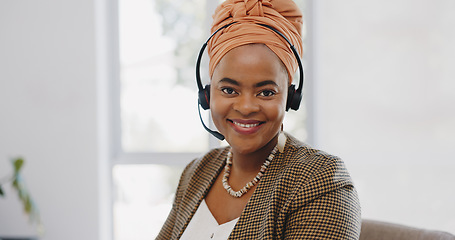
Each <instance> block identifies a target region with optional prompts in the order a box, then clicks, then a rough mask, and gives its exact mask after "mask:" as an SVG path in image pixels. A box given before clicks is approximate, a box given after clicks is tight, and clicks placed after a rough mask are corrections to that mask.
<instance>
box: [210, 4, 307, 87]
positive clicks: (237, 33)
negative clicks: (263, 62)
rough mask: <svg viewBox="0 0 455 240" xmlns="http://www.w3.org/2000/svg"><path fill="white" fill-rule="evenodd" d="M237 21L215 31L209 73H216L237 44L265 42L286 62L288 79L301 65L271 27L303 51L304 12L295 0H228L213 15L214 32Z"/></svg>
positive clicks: (211, 45)
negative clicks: (222, 61) (221, 62)
mask: <svg viewBox="0 0 455 240" xmlns="http://www.w3.org/2000/svg"><path fill="white" fill-rule="evenodd" d="M232 22H236V23H235V24H232V25H231V26H229V27H227V28H225V29H223V30H221V31H219V32H218V33H216V34H215V35H214V36H213V37H212V39H211V40H210V41H209V43H208V45H207V48H208V53H209V57H210V63H209V73H210V76H212V75H213V71H214V69H215V67H216V65H217V64H218V63H219V62H220V60H221V58H222V57H223V56H224V55H225V54H226V53H227V52H229V51H230V50H232V49H233V48H235V47H238V46H241V45H246V44H251V43H263V44H265V45H266V46H267V47H269V48H270V50H272V51H273V52H274V53H275V54H276V55H277V56H278V58H280V60H281V61H282V62H283V64H284V66H285V67H286V70H287V72H288V76H289V80H290V81H292V76H293V75H294V73H295V71H296V70H297V68H298V64H297V60H296V59H295V56H294V54H293V53H292V50H291V49H290V48H289V44H288V43H287V42H286V40H284V39H283V38H282V37H281V36H279V35H278V34H276V33H275V32H273V31H272V30H270V29H268V28H266V27H263V26H261V25H258V23H259V24H265V25H269V26H271V27H273V28H275V29H276V30H278V31H280V32H281V33H282V34H283V35H284V36H286V38H287V39H288V40H289V41H290V42H291V43H292V44H293V45H294V47H295V48H296V50H297V51H298V52H299V54H300V55H301V54H302V37H301V28H302V13H301V11H300V10H299V8H298V7H297V5H296V4H295V3H294V1H292V0H226V1H225V2H223V3H222V4H221V5H219V6H218V7H217V8H216V10H215V14H214V15H213V25H212V33H213V32H215V31H216V30H217V29H219V28H220V27H223V26H225V25H227V24H229V23H232Z"/></svg>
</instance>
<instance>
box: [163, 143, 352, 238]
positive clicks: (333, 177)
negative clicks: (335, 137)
mask: <svg viewBox="0 0 455 240" xmlns="http://www.w3.org/2000/svg"><path fill="white" fill-rule="evenodd" d="M228 150H229V149H228V148H221V149H214V150H212V151H210V152H209V153H207V154H206V155H205V156H204V157H202V158H201V159H196V160H193V161H192V162H191V163H190V164H188V165H187V167H186V168H185V170H184V171H183V173H182V176H181V178H180V182H179V186H178V188H177V193H176V196H175V200H174V204H173V207H172V210H171V212H170V214H169V216H168V218H167V220H166V222H165V223H164V226H163V228H162V229H161V232H160V233H159V235H158V237H157V238H156V239H157V240H168V239H179V237H180V236H181V235H182V234H183V231H184V230H185V228H186V226H187V225H188V223H189V222H190V220H191V218H192V216H193V215H194V213H195V212H196V210H197V208H198V207H199V204H200V203H201V201H202V199H204V197H205V195H206V194H207V192H208V190H209V189H210V186H211V185H212V183H213V182H214V181H215V179H216V177H217V175H218V174H219V173H220V172H221V171H222V169H223V167H224V165H225V160H226V155H227V153H228ZM360 225H361V218H360V204H359V201H358V197H357V192H356V190H355V188H354V185H353V183H352V180H351V178H350V176H349V173H348V172H347V170H346V168H345V166H344V163H343V162H342V161H341V160H340V159H339V158H337V157H334V156H331V155H328V154H327V153H324V152H322V151H319V150H316V149H312V148H310V147H309V146H307V145H305V144H303V143H301V142H299V141H298V140H296V139H295V138H293V137H291V136H289V135H287V142H286V146H285V151H284V153H279V152H278V153H277V154H276V155H275V158H274V159H273V161H272V162H271V164H270V165H269V168H268V169H267V171H266V173H265V174H264V176H263V177H262V179H261V181H260V182H259V183H258V186H257V188H256V190H255V192H254V193H253V195H252V197H251V199H250V200H249V202H248V204H247V206H246V207H245V209H244V210H243V213H242V215H241V216H240V219H239V221H238V222H237V224H236V226H235V227H234V230H233V231H232V233H231V235H230V237H229V239H358V238H359V234H360Z"/></svg>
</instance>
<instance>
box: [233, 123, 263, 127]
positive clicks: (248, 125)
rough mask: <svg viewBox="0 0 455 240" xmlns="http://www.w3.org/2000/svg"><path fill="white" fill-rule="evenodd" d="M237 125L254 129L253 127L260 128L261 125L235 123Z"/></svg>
mask: <svg viewBox="0 0 455 240" xmlns="http://www.w3.org/2000/svg"><path fill="white" fill-rule="evenodd" d="M233 123H234V124H235V125H237V126H239V127H243V128H252V127H257V126H259V124H260V123H254V124H243V123H238V122H233Z"/></svg>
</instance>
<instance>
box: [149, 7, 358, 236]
mask: <svg viewBox="0 0 455 240" xmlns="http://www.w3.org/2000/svg"><path fill="white" fill-rule="evenodd" d="M229 24H231V25H229ZM261 24H262V25H261ZM227 25H229V26H228V27H226V26H227ZM263 25H267V26H269V27H272V28H273V29H276V30H277V31H279V32H281V33H282V34H283V35H284V37H286V38H287V39H289V41H290V42H291V43H292V44H293V45H294V46H295V47H296V48H297V51H298V52H300V53H301V52H302V42H301V36H300V29H301V25H302V15H301V12H300V11H299V9H298V8H297V6H296V5H295V4H294V2H293V1H292V0H270V1H265V0H263V1H260V0H253V1H248V0H227V1H225V2H224V3H222V4H221V5H220V6H219V7H218V8H217V9H216V11H215V14H214V23H213V26H212V33H213V32H215V31H216V30H218V29H220V28H221V30H220V31H219V32H216V33H215V35H214V36H213V38H212V39H210V41H209V43H208V46H207V47H208V52H209V56H210V66H209V71H210V76H211V81H210V86H209V87H207V88H209V89H210V92H209V96H207V100H209V106H210V110H211V114H212V117H213V122H214V123H215V126H216V127H217V129H218V130H219V132H220V133H221V134H222V135H223V136H224V137H225V139H226V141H227V142H228V143H229V147H226V148H220V149H214V150H212V151H210V152H209V153H207V154H206V155H205V156H203V157H202V158H200V159H196V160H194V161H192V162H191V163H190V164H189V165H188V166H187V167H186V168H185V170H184V171H183V173H182V176H181V179H180V183H179V186H178V189H177V193H176V196H175V200H174V204H173V208H172V210H171V213H170V214H169V217H168V219H167V220H166V222H165V224H164V226H163V228H162V230H161V232H160V234H159V235H158V237H157V239H160V240H161V239H228V238H229V239H358V236H359V233H360V206H359V202H358V199H357V193H356V191H355V189H354V186H353V183H352V181H351V179H350V177H349V173H348V172H347V170H346V169H345V167H344V164H343V162H342V161H341V160H340V159H339V158H337V157H334V156H331V155H328V154H327V153H324V152H322V151H319V150H316V149H312V148H310V147H309V146H307V145H305V144H303V143H301V142H299V141H298V140H296V139H295V138H293V137H292V136H290V135H287V134H285V133H283V132H282V123H283V119H284V115H285V112H286V110H287V108H288V107H287V105H289V103H288V100H287V98H288V89H289V86H290V85H291V83H292V76H293V73H294V72H295V71H296V69H297V67H298V64H297V60H296V57H295V56H294V54H293V52H292V50H291V49H290V47H289V44H288V43H287V42H286V40H284V38H283V37H282V36H280V35H278V34H276V33H275V32H274V31H272V30H271V29H270V28H269V27H265V26H263Z"/></svg>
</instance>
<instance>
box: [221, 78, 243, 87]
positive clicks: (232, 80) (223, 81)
mask: <svg viewBox="0 0 455 240" xmlns="http://www.w3.org/2000/svg"><path fill="white" fill-rule="evenodd" d="M219 83H229V84H232V85H236V86H240V83H239V82H237V81H235V80H234V79H230V78H222V79H221V80H220V81H219Z"/></svg>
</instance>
